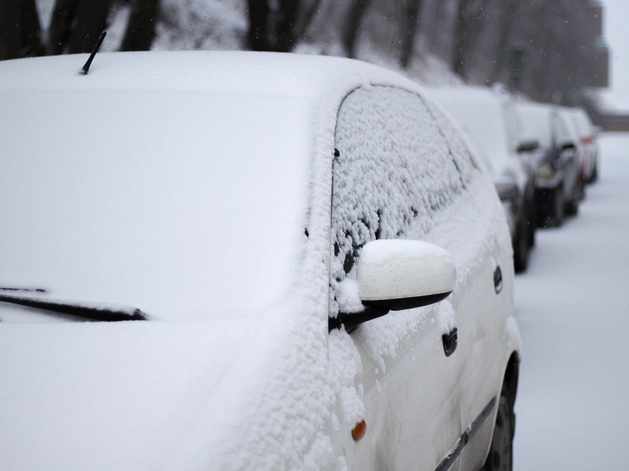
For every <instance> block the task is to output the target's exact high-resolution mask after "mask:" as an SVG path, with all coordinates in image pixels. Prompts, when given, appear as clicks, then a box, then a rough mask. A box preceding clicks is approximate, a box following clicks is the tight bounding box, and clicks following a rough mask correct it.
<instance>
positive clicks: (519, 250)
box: [513, 218, 529, 273]
mask: <svg viewBox="0 0 629 471" xmlns="http://www.w3.org/2000/svg"><path fill="white" fill-rule="evenodd" d="M527 222H528V221H527V219H526V218H521V219H520V221H519V224H518V231H517V233H516V235H515V239H514V240H513V268H514V269H515V272H516V273H522V272H524V271H526V267H527V266H528V263H529V237H528V223H527Z"/></svg>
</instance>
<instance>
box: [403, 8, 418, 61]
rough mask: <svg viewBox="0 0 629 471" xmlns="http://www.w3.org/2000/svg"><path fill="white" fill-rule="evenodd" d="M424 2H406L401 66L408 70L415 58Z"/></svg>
mask: <svg viewBox="0 0 629 471" xmlns="http://www.w3.org/2000/svg"><path fill="white" fill-rule="evenodd" d="M421 6H422V0H407V1H406V18H405V27H404V30H403V34H402V50H401V52H400V65H401V66H402V67H403V68H405V69H407V68H408V66H409V64H410V61H411V58H412V57H413V46H414V44H415V34H416V33H417V27H418V26H419V22H420V20H421V18H420V11H421Z"/></svg>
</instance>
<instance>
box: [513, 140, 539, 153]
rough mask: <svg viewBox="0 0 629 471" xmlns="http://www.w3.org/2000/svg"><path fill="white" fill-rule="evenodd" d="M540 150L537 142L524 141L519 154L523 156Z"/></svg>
mask: <svg viewBox="0 0 629 471" xmlns="http://www.w3.org/2000/svg"><path fill="white" fill-rule="evenodd" d="M538 148H539V142H537V141H535V140H530V141H523V142H521V143H520V145H519V146H518V148H517V151H518V154H522V153H524V152H533V151H534V150H537V149H538Z"/></svg>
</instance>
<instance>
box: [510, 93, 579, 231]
mask: <svg viewBox="0 0 629 471" xmlns="http://www.w3.org/2000/svg"><path fill="white" fill-rule="evenodd" d="M516 110H517V112H518V115H519V116H520V122H521V123H522V130H523V135H524V137H525V138H528V139H533V140H536V141H537V142H539V144H540V146H539V148H538V149H537V150H536V151H535V152H534V153H532V154H531V159H532V164H533V166H534V168H535V191H536V197H535V201H536V203H537V209H538V215H537V220H538V224H539V225H540V226H555V227H558V226H561V225H562V224H563V221H564V218H565V214H566V213H568V214H576V212H577V209H578V205H579V199H580V197H581V192H582V188H581V187H582V182H581V163H580V161H579V155H578V152H577V143H576V137H575V136H574V134H573V132H572V131H571V129H570V122H569V117H568V116H567V115H566V114H562V113H561V112H560V109H559V108H558V107H557V106H554V105H549V104H543V103H534V102H527V101H519V102H516Z"/></svg>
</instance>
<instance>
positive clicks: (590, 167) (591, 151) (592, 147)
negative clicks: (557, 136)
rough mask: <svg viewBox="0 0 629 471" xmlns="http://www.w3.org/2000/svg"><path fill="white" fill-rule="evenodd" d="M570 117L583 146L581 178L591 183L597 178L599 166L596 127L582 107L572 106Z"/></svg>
mask: <svg viewBox="0 0 629 471" xmlns="http://www.w3.org/2000/svg"><path fill="white" fill-rule="evenodd" d="M570 117H571V119H572V122H573V123H574V127H575V131H576V132H577V135H578V136H579V142H580V144H581V146H582V147H583V154H584V159H583V162H584V164H583V165H584V166H583V178H584V179H585V183H593V182H595V181H596V180H597V178H598V167H599V165H598V163H599V152H598V141H597V129H596V127H595V126H594V124H592V120H591V119H590V117H589V116H588V114H587V113H586V112H585V110H584V109H583V108H572V109H571V110H570Z"/></svg>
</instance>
